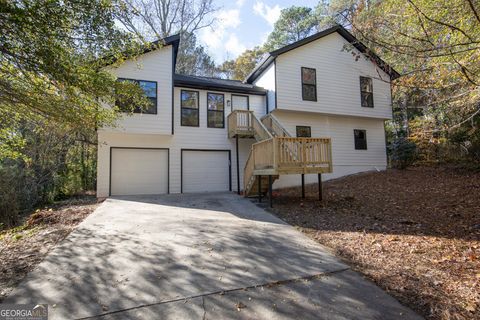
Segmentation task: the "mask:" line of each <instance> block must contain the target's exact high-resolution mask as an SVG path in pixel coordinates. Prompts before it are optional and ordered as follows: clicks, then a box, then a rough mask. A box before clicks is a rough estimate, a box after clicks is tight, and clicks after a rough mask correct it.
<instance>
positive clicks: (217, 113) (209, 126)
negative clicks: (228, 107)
mask: <svg viewBox="0 0 480 320" xmlns="http://www.w3.org/2000/svg"><path fill="white" fill-rule="evenodd" d="M211 96H221V97H222V110H218V108H217V109H209V102H210V97H211ZM213 114H214V115H217V116H218V115H219V114H221V119H222V126H221V127H219V126H211V125H210V118H211V117H212V115H213ZM207 127H208V128H217V129H224V128H225V95H224V94H223V93H215V92H207Z"/></svg>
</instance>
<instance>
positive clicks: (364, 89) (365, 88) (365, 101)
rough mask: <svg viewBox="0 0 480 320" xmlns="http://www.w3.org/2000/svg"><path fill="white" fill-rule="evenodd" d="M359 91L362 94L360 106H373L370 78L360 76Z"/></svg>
mask: <svg viewBox="0 0 480 320" xmlns="http://www.w3.org/2000/svg"><path fill="white" fill-rule="evenodd" d="M360 93H361V96H362V107H367V108H373V84H372V78H368V77H360Z"/></svg>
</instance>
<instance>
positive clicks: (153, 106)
mask: <svg viewBox="0 0 480 320" xmlns="http://www.w3.org/2000/svg"><path fill="white" fill-rule="evenodd" d="M118 81H129V82H133V83H136V84H137V85H138V86H140V88H142V90H143V93H144V94H145V96H146V97H147V98H148V100H150V104H149V106H148V107H147V108H146V109H144V110H141V109H140V108H139V107H134V108H133V110H132V109H131V106H126V105H119V108H120V111H123V112H130V111H133V112H134V113H146V114H157V82H156V81H146V80H134V79H124V78H118Z"/></svg>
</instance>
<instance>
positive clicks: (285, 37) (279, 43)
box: [264, 6, 318, 51]
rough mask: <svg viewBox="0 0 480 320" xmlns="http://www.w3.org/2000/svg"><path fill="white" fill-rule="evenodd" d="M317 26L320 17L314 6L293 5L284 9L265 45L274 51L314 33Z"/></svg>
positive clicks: (268, 49) (267, 48)
mask: <svg viewBox="0 0 480 320" xmlns="http://www.w3.org/2000/svg"><path fill="white" fill-rule="evenodd" d="M317 26H318V17H317V15H316V14H315V11H314V10H313V9H312V8H308V7H297V6H291V7H289V8H286V9H282V11H281V13H280V18H279V19H278V20H277V22H275V25H274V29H273V31H272V32H271V33H270V35H269V36H268V38H267V41H266V42H265V45H264V47H265V49H266V50H267V51H272V50H275V49H278V48H280V47H283V46H286V45H288V44H290V43H292V42H295V41H298V40H301V39H303V38H305V37H308V36H309V35H311V34H313V33H314V32H315V31H316V30H317Z"/></svg>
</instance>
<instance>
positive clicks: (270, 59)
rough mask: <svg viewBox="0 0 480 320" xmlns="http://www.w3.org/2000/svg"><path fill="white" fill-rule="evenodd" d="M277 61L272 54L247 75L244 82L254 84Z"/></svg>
mask: <svg viewBox="0 0 480 320" xmlns="http://www.w3.org/2000/svg"><path fill="white" fill-rule="evenodd" d="M274 60H275V57H274V56H272V55H271V54H270V53H269V54H268V56H266V57H265V58H264V59H263V60H262V61H260V62H259V63H258V65H257V66H256V67H255V68H254V69H253V70H252V71H251V72H250V73H249V74H248V75H247V77H246V78H245V80H244V82H245V83H249V84H252V83H253V82H254V81H255V80H256V79H257V78H258V77H259V76H260V75H261V74H262V73H263V72H264V71H265V70H266V69H267V68H268V67H269V66H270V65H271V64H272V62H273V61H274Z"/></svg>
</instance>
